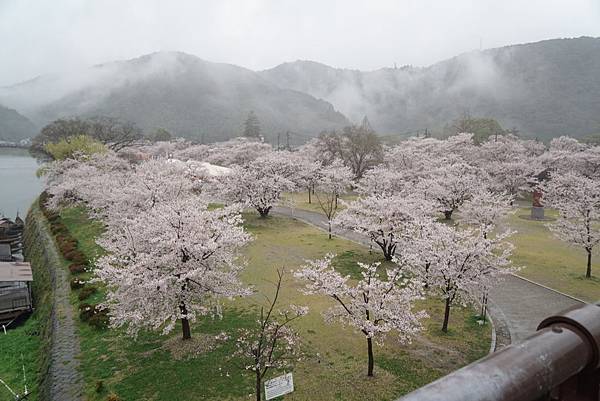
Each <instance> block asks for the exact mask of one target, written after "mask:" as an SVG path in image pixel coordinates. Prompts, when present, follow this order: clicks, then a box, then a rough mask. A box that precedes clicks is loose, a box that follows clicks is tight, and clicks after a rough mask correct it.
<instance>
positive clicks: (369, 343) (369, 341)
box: [367, 337, 374, 377]
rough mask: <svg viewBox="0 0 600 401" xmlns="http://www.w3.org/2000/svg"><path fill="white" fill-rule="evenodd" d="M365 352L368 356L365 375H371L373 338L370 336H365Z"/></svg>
mask: <svg viewBox="0 0 600 401" xmlns="http://www.w3.org/2000/svg"><path fill="white" fill-rule="evenodd" d="M367 354H368V356H369V368H368V370H367V376H369V377H372V376H373V365H374V361H373V339H372V338H371V337H367Z"/></svg>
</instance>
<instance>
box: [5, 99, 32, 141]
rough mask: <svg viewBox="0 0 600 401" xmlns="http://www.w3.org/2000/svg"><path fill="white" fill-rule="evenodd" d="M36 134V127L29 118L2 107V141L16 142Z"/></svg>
mask: <svg viewBox="0 0 600 401" xmlns="http://www.w3.org/2000/svg"><path fill="white" fill-rule="evenodd" d="M36 133H37V129H36V127H35V125H33V123H32V122H31V121H29V119H28V118H27V117H25V116H22V115H21V114H19V113H18V112H17V111H16V110H13V109H9V108H6V107H3V106H2V105H0V141H8V142H16V141H19V140H21V139H25V138H31V137H32V136H34V135H35V134H36Z"/></svg>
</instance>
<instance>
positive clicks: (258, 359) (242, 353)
mask: <svg viewBox="0 0 600 401" xmlns="http://www.w3.org/2000/svg"><path fill="white" fill-rule="evenodd" d="M283 277H284V270H283V269H278V270H277V283H276V287H275V295H274V296H273V299H272V300H269V305H268V306H267V308H266V309H265V308H264V307H261V308H260V317H259V319H258V320H257V321H256V323H257V324H256V326H254V327H252V328H244V329H240V330H239V331H238V338H237V340H236V347H237V349H236V352H235V353H234V355H235V356H238V357H241V358H242V359H243V360H244V363H246V365H245V366H244V368H245V369H246V370H250V371H252V372H253V373H254V377H255V384H256V400H257V401H260V400H261V399H262V395H261V394H262V391H261V390H262V383H263V380H264V378H265V376H266V374H267V372H268V371H269V370H270V369H286V368H289V367H291V366H293V362H294V360H295V359H297V358H298V357H299V356H300V352H301V351H300V341H299V337H298V334H297V333H296V332H295V331H294V330H293V329H292V328H291V327H290V323H291V322H293V321H294V320H296V319H298V318H300V317H301V316H304V315H306V314H307V313H308V308H307V307H298V306H295V305H291V306H290V307H289V309H288V310H280V311H277V310H275V307H276V305H277V302H278V300H279V296H280V294H281V291H282V289H281V284H282V280H283ZM267 299H268V298H267ZM246 361H247V362H246Z"/></svg>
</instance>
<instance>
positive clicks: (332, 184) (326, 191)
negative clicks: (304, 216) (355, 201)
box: [315, 161, 353, 239]
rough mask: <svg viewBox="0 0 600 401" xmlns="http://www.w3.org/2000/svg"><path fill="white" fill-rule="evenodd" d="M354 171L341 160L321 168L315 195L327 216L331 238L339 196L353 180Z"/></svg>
mask: <svg viewBox="0 0 600 401" xmlns="http://www.w3.org/2000/svg"><path fill="white" fill-rule="evenodd" d="M352 178H353V175H352V171H350V169H349V168H347V167H345V166H344V165H343V164H342V162H341V161H334V162H333V163H331V164H330V165H329V166H326V167H324V168H323V169H322V170H321V174H320V176H319V181H318V182H317V183H316V186H315V189H316V191H315V196H316V198H317V202H318V203H319V207H320V208H321V210H322V211H323V213H324V214H325V217H327V225H328V233H329V239H331V238H332V237H331V222H332V220H333V218H334V217H335V215H336V213H337V210H338V198H339V196H340V195H341V194H343V193H344V192H346V190H347V188H348V187H349V186H350V184H351V182H352Z"/></svg>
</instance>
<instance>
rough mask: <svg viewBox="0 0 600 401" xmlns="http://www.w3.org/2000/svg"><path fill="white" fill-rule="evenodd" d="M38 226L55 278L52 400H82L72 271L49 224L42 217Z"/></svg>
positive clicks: (51, 272) (49, 380)
mask: <svg viewBox="0 0 600 401" xmlns="http://www.w3.org/2000/svg"><path fill="white" fill-rule="evenodd" d="M37 225H38V227H37V229H38V231H39V235H40V239H41V242H42V243H43V244H48V246H46V248H45V250H44V251H45V252H46V253H47V254H46V260H47V261H48V269H49V270H50V276H51V279H52V289H53V292H54V293H53V305H52V346H51V349H50V366H49V368H48V376H47V380H48V396H49V401H81V400H82V399H83V379H82V377H81V373H80V372H79V360H78V359H77V356H78V355H79V353H80V348H79V337H78V336H77V332H76V328H75V322H74V320H73V307H72V305H71V303H70V301H69V293H70V288H69V273H68V272H67V271H66V270H65V269H64V268H63V267H62V264H61V262H60V257H59V255H58V252H57V249H56V247H55V246H53V244H54V242H53V239H52V236H51V234H50V232H49V231H48V228H47V227H45V226H44V225H43V224H42V223H41V222H40V221H39V220H38V221H37Z"/></svg>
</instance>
